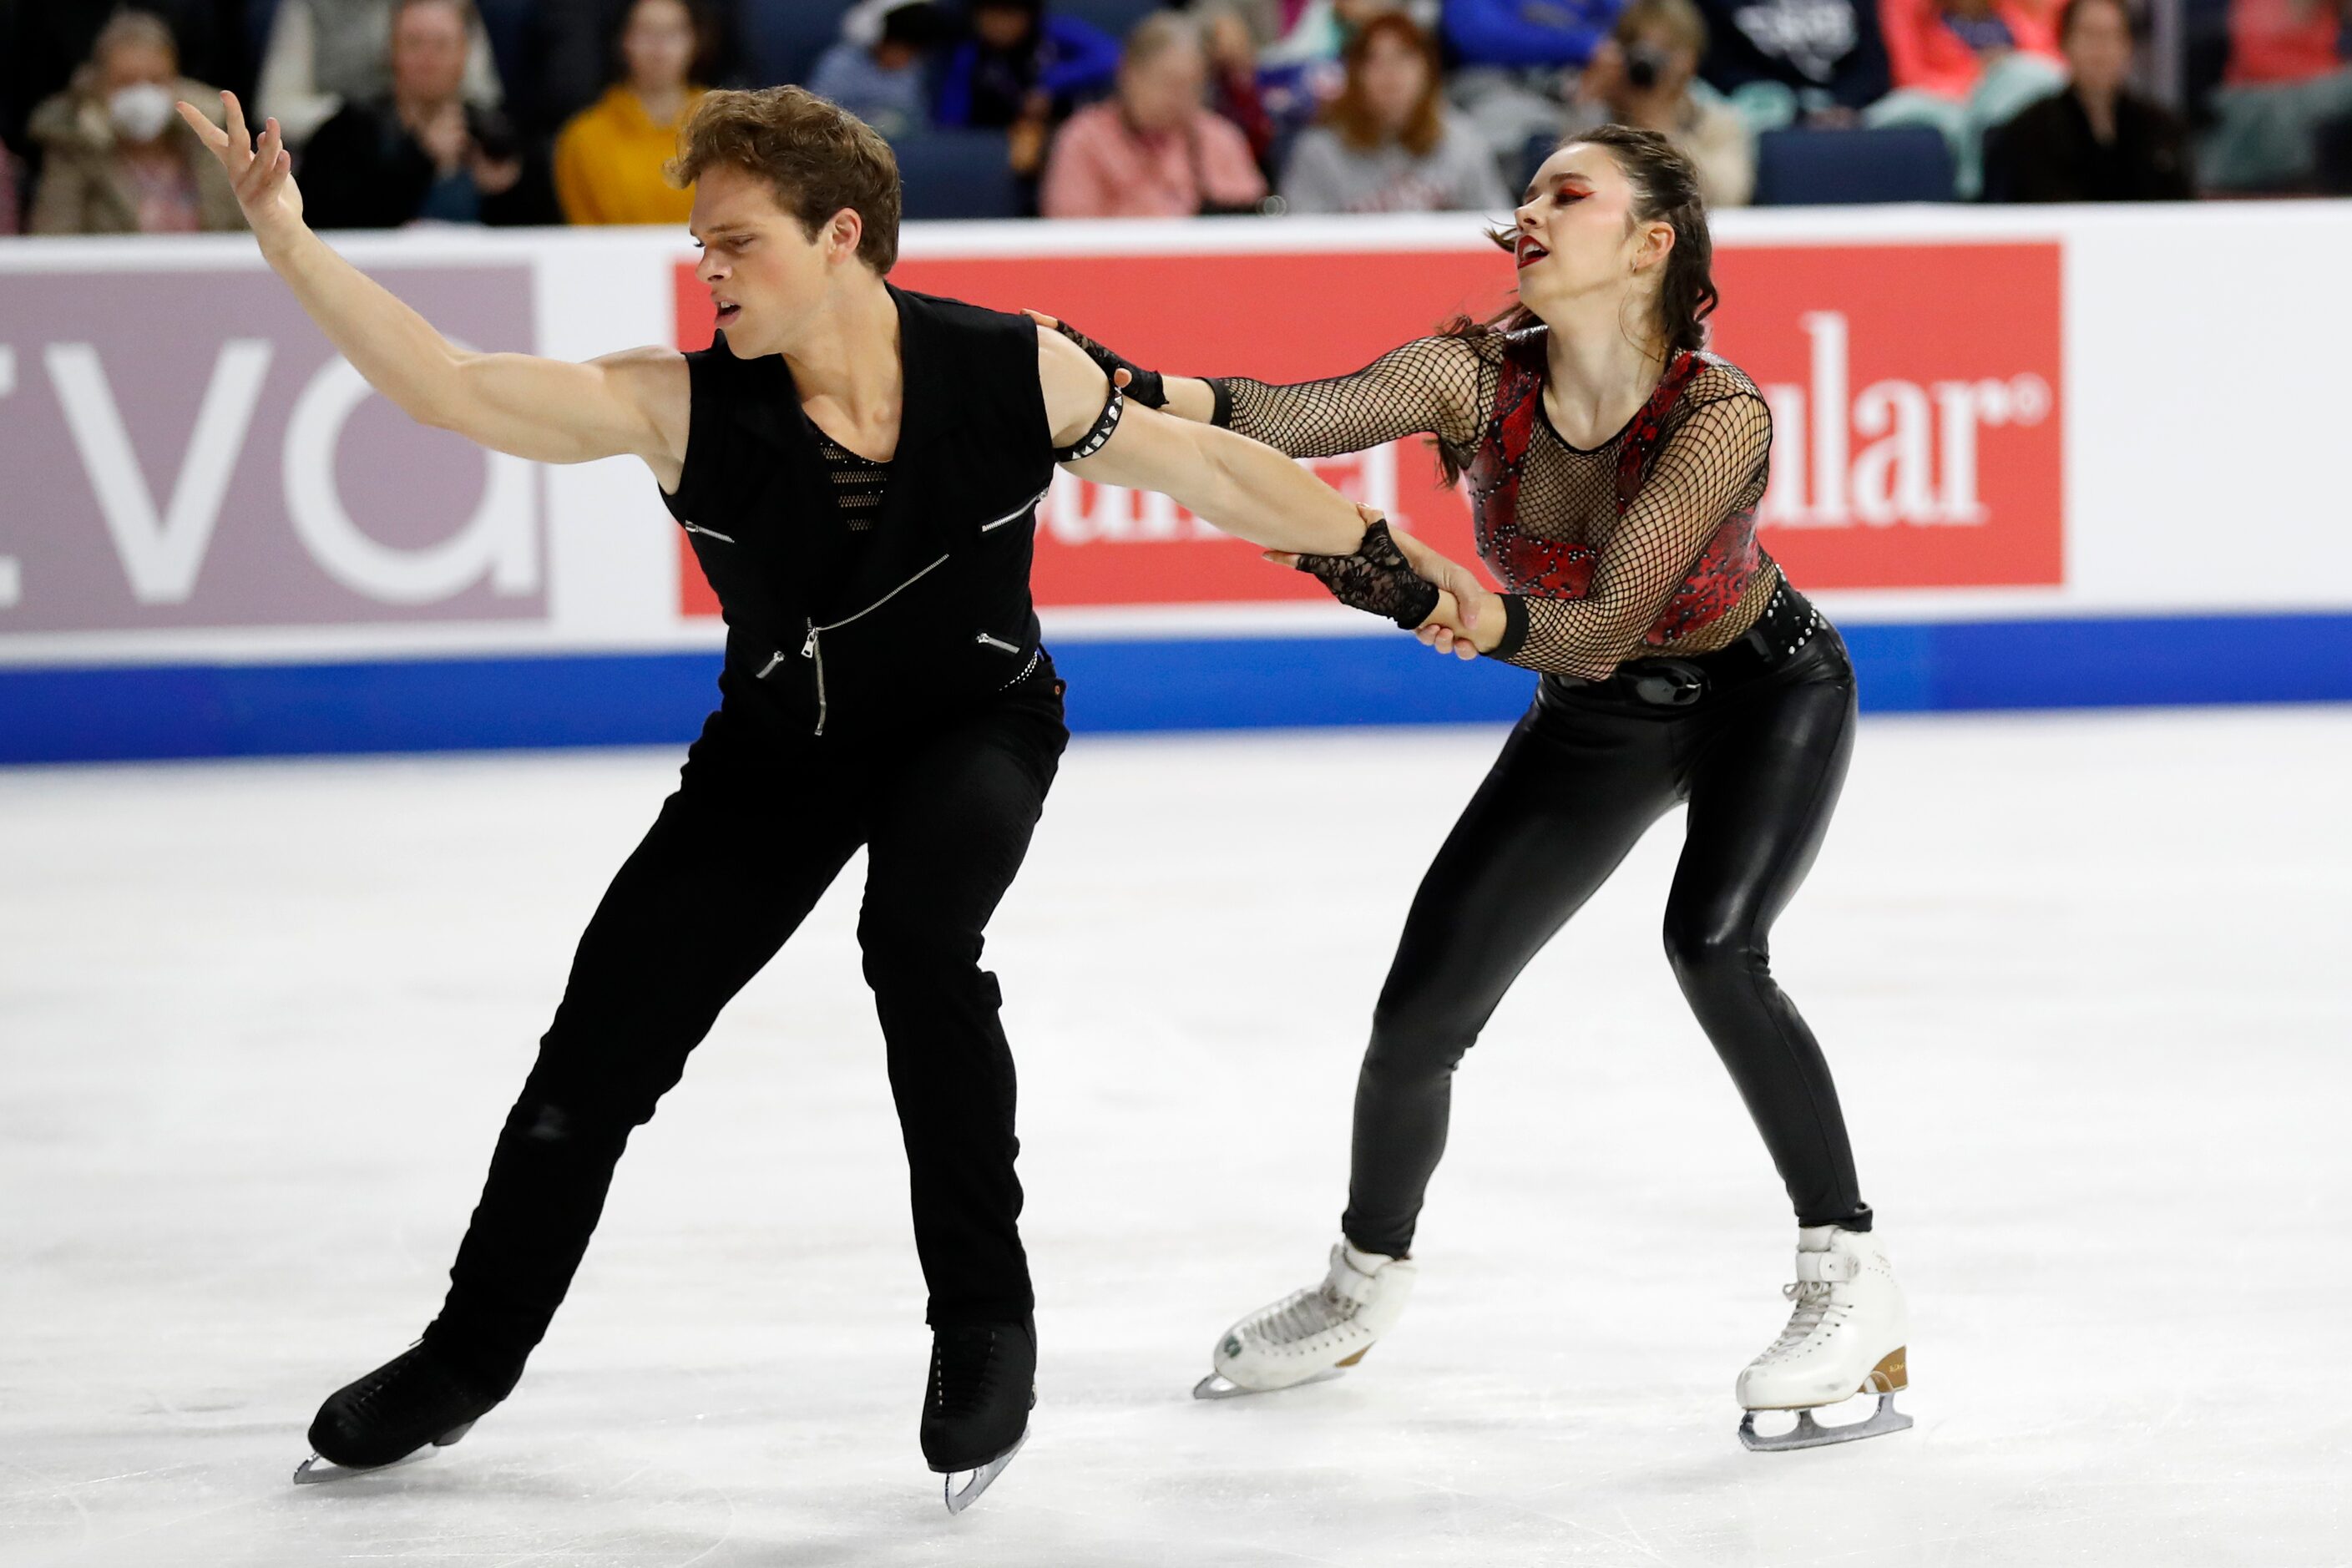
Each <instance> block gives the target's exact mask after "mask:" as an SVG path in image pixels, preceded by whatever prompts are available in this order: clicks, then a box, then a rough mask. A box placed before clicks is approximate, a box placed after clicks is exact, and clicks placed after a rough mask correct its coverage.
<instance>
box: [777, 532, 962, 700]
mask: <svg viewBox="0 0 2352 1568" xmlns="http://www.w3.org/2000/svg"><path fill="white" fill-rule="evenodd" d="M947 563H948V558H947V557H946V556H944V555H942V556H940V558H939V559H938V560H937V561H934V562H932V563H930V564H929V566H926V567H924V568H923V569H922V570H921V571H920V572H918V573H916V574H914V575H913V576H911V577H909V578H908V579H907V580H906V581H905V582H903V583H901V584H898V586H897V587H895V588H893V589H891V590H890V591H889V592H888V593H887V594H885V595H882V596H881V597H880V598H878V599H877V600H875V601H874V602H873V603H872V604H870V605H866V607H865V608H864V609H862V610H860V611H858V612H857V613H856V615H854V616H842V617H841V619H839V620H837V621H828V622H826V623H825V624H824V626H818V625H817V624H816V623H815V622H814V621H811V622H809V623H808V637H807V640H805V641H804V642H803V643H802V644H801V657H802V658H805V659H811V660H814V662H815V665H816V732H817V733H818V734H820V735H822V734H824V715H825V697H824V642H823V640H822V639H823V638H824V634H825V633H827V632H833V631H839V630H840V629H841V628H842V627H844V626H847V625H849V624H850V622H852V621H862V620H864V619H865V618H866V616H870V615H872V614H873V613H874V612H875V611H877V610H878V609H880V608H881V607H882V606H883V605H887V604H888V603H889V602H890V601H891V600H893V599H895V598H897V597H898V595H901V594H903V593H905V592H906V591H907V590H908V589H909V588H911V587H913V586H914V585H915V584H918V583H919V582H921V581H922V580H923V579H924V578H926V577H928V576H929V575H930V574H932V573H934V572H936V571H938V570H939V569H940V567H942V566H944V565H946V564H947ZM783 658H784V656H783V655H782V654H781V653H779V654H777V655H776V656H775V657H774V658H771V659H770V660H768V666H767V668H766V669H762V670H761V671H760V673H761V676H765V675H767V674H768V673H769V671H771V670H773V669H774V668H776V666H777V665H779V664H781V663H782V662H783Z"/></svg>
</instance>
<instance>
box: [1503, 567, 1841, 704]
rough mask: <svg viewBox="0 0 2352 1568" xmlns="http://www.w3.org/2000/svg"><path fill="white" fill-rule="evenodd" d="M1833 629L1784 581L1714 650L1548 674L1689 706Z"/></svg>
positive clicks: (1576, 684)
mask: <svg viewBox="0 0 2352 1568" xmlns="http://www.w3.org/2000/svg"><path fill="white" fill-rule="evenodd" d="M1828 629H1829V622H1828V621H1827V620H1826V619H1825V618H1823V616H1822V613H1821V612H1820V611H1819V610H1817V609H1815V608H1813V605H1812V601H1811V600H1810V599H1808V598H1806V597H1805V596H1804V595H1802V594H1800V593H1799V592H1797V590H1796V589H1794V588H1791V587H1790V586H1789V585H1788V584H1786V583H1782V584H1780V586H1779V587H1777V588H1775V589H1773V590H1772V598H1771V602H1770V603H1769V604H1767V605H1765V606H1764V613H1763V614H1762V615H1761V616H1758V617H1757V619H1756V624H1755V625H1754V626H1750V627H1748V630H1747V631H1746V632H1745V633H1743V634H1742V635H1741V636H1740V637H1738V639H1737V640H1735V641H1733V642H1729V643H1727V644H1725V645H1724V646H1723V647H1720V648H1717V650H1716V651H1715V652H1713V653H1705V654H1696V655H1694V656H1693V657H1691V658H1635V659H1628V660H1626V661H1625V662H1624V663H1623V664H1621V665H1619V666H1618V667H1617V671H1616V673H1615V674H1613V675H1612V676H1610V677H1609V678H1608V679H1604V680H1577V679H1572V678H1563V677H1560V676H1548V677H1546V679H1550V680H1556V681H1558V682H1559V684H1560V685H1561V686H1562V687H1563V688H1565V689H1569V690H1572V691H1582V692H1590V693H1592V694H1594V695H1598V696H1622V697H1627V698H1631V699H1632V700H1634V701H1636V702H1639V703H1642V704H1643V706H1645V707H1650V708H1688V707H1690V706H1691V705H1693V704H1694V703H1696V702H1699V701H1702V700H1705V699H1706V697H1708V696H1710V695H1712V694H1715V693H1718V692H1723V691H1728V690H1730V689H1732V688H1734V687H1737V686H1744V685H1746V684H1747V683H1748V681H1750V680H1753V679H1756V678H1757V677H1758V676H1759V675H1764V674H1767V673H1769V672H1770V671H1772V670H1774V669H1777V668H1780V666H1781V665H1784V664H1786V663H1788V662H1789V661H1790V659H1792V658H1796V657H1797V656H1798V655H1799V654H1801V653H1802V652H1803V651H1804V650H1805V649H1806V648H1807V647H1810V646H1811V644H1812V641H1813V639H1814V638H1815V637H1819V636H1821V635H1822V633H1823V632H1825V631H1827V630H1828Z"/></svg>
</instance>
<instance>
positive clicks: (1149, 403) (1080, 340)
mask: <svg viewBox="0 0 2352 1568" xmlns="http://www.w3.org/2000/svg"><path fill="white" fill-rule="evenodd" d="M1055 330H1056V331H1059V332H1060V333H1061V334H1062V335H1063V336H1064V337H1066V338H1067V339H1069V340H1070V341H1071V342H1074V343H1076V344H1077V345H1078V347H1080V348H1082V349H1084V350H1085V351H1086V353H1087V358H1088V359H1090V360H1092V361H1094V362H1095V363H1097V364H1098V365H1100V366H1102V373H1103V374H1105V375H1107V376H1109V377H1110V378H1111V384H1112V385H1113V386H1118V373H1119V372H1120V371H1125V372H1127V374H1128V377H1129V380H1128V384H1126V385H1125V386H1123V387H1119V390H1120V391H1122V392H1124V393H1126V394H1127V395H1128V396H1129V397H1131V398H1133V399H1134V400H1135V401H1136V402H1138V403H1140V404H1142V405H1144V406H1145V407H1146V408H1165V407H1167V406H1168V387H1167V384H1166V383H1165V382H1164V381H1162V380H1161V378H1160V373H1159V372H1158V371H1156V370H1146V369H1144V368H1143V367H1142V366H1141V365H1139V364H1137V363H1135V362H1134V361H1133V360H1130V359H1127V358H1125V357H1123V356H1122V355H1120V354H1118V353H1114V352H1112V351H1111V350H1109V349H1107V348H1105V347H1103V345H1102V344H1100V343H1098V342H1095V341H1094V339H1092V338H1090V337H1088V336H1087V335H1086V333H1084V332H1082V331H1078V329H1077V328H1076V327H1074V326H1072V325H1070V323H1069V322H1067V321H1064V322H1062V323H1061V324H1060V325H1059V326H1058V327H1057V328H1056V329H1055Z"/></svg>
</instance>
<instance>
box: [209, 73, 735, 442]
mask: <svg viewBox="0 0 2352 1568" xmlns="http://www.w3.org/2000/svg"><path fill="white" fill-rule="evenodd" d="M221 106H222V108H223V110H225V111H226V119H227V122H228V129H227V130H226V131H222V130H220V129H219V128H217V127H215V125H214V124H213V123H212V121H209V120H207V119H205V116H204V115H203V114H201V113H200V112H198V111H197V110H195V109H194V107H193V106H192V105H189V104H185V103H183V104H182V105H180V114H181V117H182V118H183V119H184V120H185V121H187V122H188V125H189V127H190V128H191V129H192V130H194V132H196V134H197V135H198V136H200V137H202V138H203V139H204V142H205V146H206V147H208V148H209V149H211V151H212V153H213V155H214V156H215V158H218V159H219V160H220V162H221V165H222V167H224V168H226V170H227V171H228V174H229V179H230V180H231V182H232V183H233V184H235V185H236V199H237V205H239V206H240V207H242V208H243V209H244V212H245V218H246V222H247V224H248V225H250V226H251V227H252V229H253V234H254V237H255V238H256V239H257V240H258V241H259V242H260V245H261V253H262V255H263V256H264V257H265V258H268V262H269V265H270V267H271V268H273V269H275V270H276V272H277V273H278V276H279V277H280V278H282V279H285V280H286V284H287V286H288V287H289V289H292V290H293V292H294V297H295V299H297V300H299V301H300V302H301V305H302V308H303V310H307V311H309V312H310V319H311V320H312V321H316V322H318V323H319V326H320V330H321V331H324V332H325V333H326V334H327V336H328V337H329V338H330V339H331V341H332V342H334V345H335V347H336V348H338V349H340V350H341V352H342V354H343V357H344V358H345V359H348V360H349V361H351V363H352V366H353V367H354V368H355V369H357V370H358V371H359V373H360V374H362V375H363V376H365V377H366V378H367V379H368V383H369V384H371V385H372V386H373V387H374V388H375V389H376V390H377V391H379V392H381V393H383V395H385V396H387V397H389V398H391V399H392V400H393V402H394V403H396V404H398V405H400V407H401V409H402V411H403V412H404V413H405V414H407V415H408V416H409V417H411V418H413V419H415V420H417V421H419V422H421V423H423V424H426V425H434V426H440V427H441V428H443V429H446V430H455V431H457V433H458V434H459V435H461V436H464V437H467V438H468V439H470V440H473V441H477V442H479V443H480V444H481V445H483V446H485V447H495V448H496V449H498V450H499V451H501V452H511V453H513V454H514V455H515V456H517V457H520V458H534V459H536V460H538V461H540V462H546V463H584V462H589V461H592V460H593V459H595V458H618V457H636V458H643V459H644V460H645V462H646V466H647V467H648V468H652V469H653V470H654V474H655V477H656V479H659V480H660V481H661V483H662V485H663V487H664V488H665V489H674V488H676V486H677V479H678V475H679V472H680V469H681V466H682V465H683V463H684V461H685V457H686V435H687V413H688V406H689V402H690V399H689V394H688V384H687V370H686V360H685V357H684V356H683V355H681V354H679V353H677V351H676V350H674V349H661V348H646V349H632V350H629V351H627V352H625V353H617V354H608V355H606V356H605V357H604V358H602V359H596V360H591V361H589V362H587V363H584V364H573V363H568V362H565V361H562V360H551V359H541V358H538V357H536V356H533V355H530V354H511V353H474V352H472V351H470V350H467V349H462V348H459V347H458V346H457V344H455V343H452V342H449V340H448V339H446V338H445V337H443V336H442V335H441V334H440V332H439V331H436V330H435V328H434V326H433V324H432V323H431V322H429V321H426V320H425V318H424V317H422V316H420V315H418V314H417V313H416V312H415V310H411V309H409V308H408V307H407V306H406V305H404V304H403V303H402V302H401V301H400V300H398V299H397V298H395V297H394V295H393V294H392V293H391V292H390V291H389V290H388V289H384V288H383V287H382V286H381V285H379V284H377V283H375V282H374V281H373V280H372V279H369V278H368V277H367V276H366V275H365V274H364V273H362V272H361V271H360V270H359V268H355V267H353V266H352V264H351V263H350V262H348V261H345V260H344V259H343V258H341V257H340V256H338V255H336V254H335V252H334V250H333V249H332V248H331V247H329V246H328V245H327V243H326V242H325V241H324V240H322V239H320V237H318V236H317V235H316V234H314V233H312V232H311V230H310V226H308V225H307V224H305V223H304V222H303V221H302V196H301V193H300V192H299V190H297V189H296V187H295V184H294V179H293V174H292V168H293V163H292V159H291V158H290V157H289V155H288V153H287V152H286V149H285V145H284V142H283V139H282V138H281V137H280V135H279V133H278V122H277V121H274V120H272V121H268V124H267V126H266V127H265V128H264V130H263V132H262V134H261V140H260V142H259V144H258V145H256V144H255V143H254V142H253V139H252V137H251V135H250V133H249V132H247V127H246V123H245V112H244V110H243V109H242V108H240V107H239V105H238V103H237V100H236V95H235V94H233V93H226V92H224V93H222V94H221Z"/></svg>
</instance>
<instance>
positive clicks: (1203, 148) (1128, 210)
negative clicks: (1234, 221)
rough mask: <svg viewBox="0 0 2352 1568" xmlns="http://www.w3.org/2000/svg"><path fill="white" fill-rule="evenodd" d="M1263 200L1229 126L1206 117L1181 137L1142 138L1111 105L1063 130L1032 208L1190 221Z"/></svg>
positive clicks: (1260, 182) (1260, 181) (1244, 148)
mask: <svg viewBox="0 0 2352 1568" xmlns="http://www.w3.org/2000/svg"><path fill="white" fill-rule="evenodd" d="M1264 195H1265V175H1264V174H1260V173H1259V172H1258V167H1257V164H1256V163H1255V162H1254V161H1253V160H1252V159H1251V157H1250V150H1249V139H1248V138H1247V137H1245V136H1244V135H1243V134H1242V133H1241V132H1240V131H1239V130H1238V129H1236V128H1235V127H1234V124H1233V122H1232V121H1228V120H1224V119H1222V118H1220V117H1219V116H1217V115H1215V114H1212V113H1211V112H1210V111H1209V110H1205V109H1203V110H1201V111H1200V112H1199V113H1198V114H1196V115H1195V116H1194V117H1193V120H1192V124H1191V125H1190V126H1189V127H1187V128H1185V129H1184V130H1181V131H1170V132H1160V133H1159V134H1157V135H1152V136H1139V135H1137V134H1136V133H1135V132H1133V131H1131V130H1129V128H1128V124H1127V120H1126V118H1125V117H1124V116H1123V115H1121V114H1120V113H1119V111H1118V103H1117V102H1116V101H1115V100H1114V101H1112V102H1109V103H1098V104H1097V105H1095V107H1093V108H1092V109H1087V110H1080V111H1079V112H1078V113H1076V114H1074V115H1072V116H1071V117H1070V122H1069V123H1068V124H1067V125H1065V126H1063V127H1062V133H1061V134H1060V135H1059V136H1056V137H1055V139H1054V153H1053V156H1052V157H1051V158H1050V159H1048V160H1047V161H1046V164H1045V185H1044V187H1043V189H1041V190H1040V191H1039V192H1038V197H1037V205H1038V208H1039V210H1040V211H1042V212H1043V213H1044V214H1045V216H1047V217H1191V216H1193V215H1194V214H1196V213H1198V212H1199V211H1200V210H1201V208H1202V204H1203V203H1204V202H1214V203H1216V204H1217V205H1221V206H1244V205H1248V204H1249V203H1251V202H1255V201H1256V200H1258V199H1259V198H1261V197H1263V196H1264Z"/></svg>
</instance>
